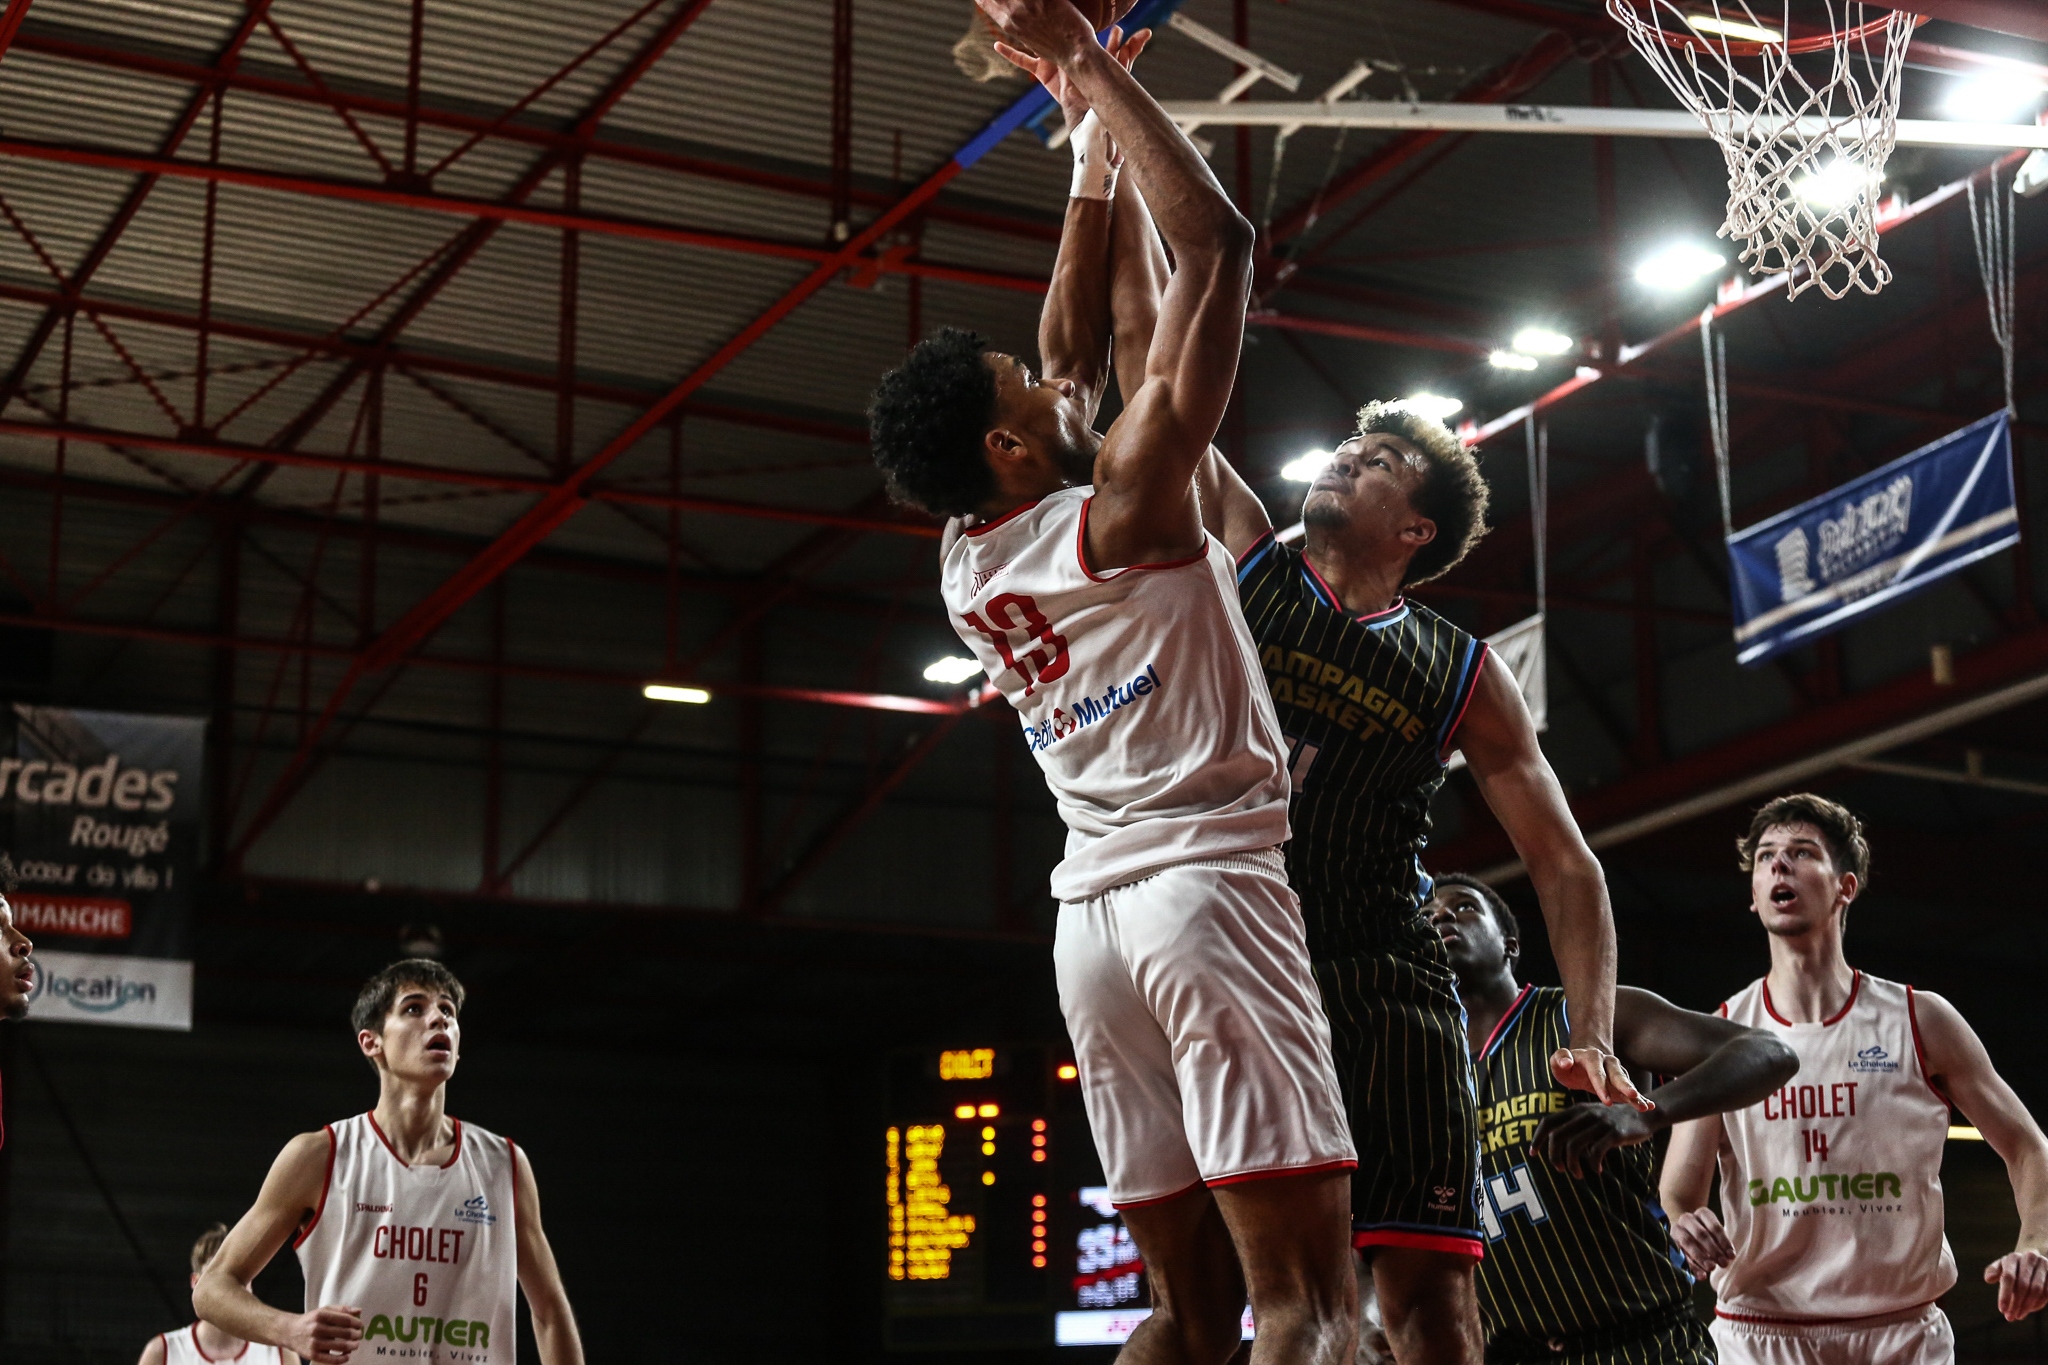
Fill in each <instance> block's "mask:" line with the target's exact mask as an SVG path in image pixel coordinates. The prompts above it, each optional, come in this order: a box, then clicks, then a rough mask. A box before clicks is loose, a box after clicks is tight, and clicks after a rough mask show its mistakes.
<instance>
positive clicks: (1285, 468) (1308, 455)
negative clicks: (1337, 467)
mask: <svg viewBox="0 0 2048 1365" xmlns="http://www.w3.org/2000/svg"><path fill="white" fill-rule="evenodd" d="M1331 458H1332V457H1331V455H1330V452H1329V451H1327V450H1310V451H1306V452H1304V453H1303V454H1300V455H1297V456H1296V457H1295V458H1293V459H1291V460H1289V461H1288V462H1287V463H1286V464H1283V465H1281V466H1280V477H1281V478H1283V479H1290V480H1292V481H1293V482H1295V483H1314V482H1315V481H1316V475H1318V474H1320V473H1322V472H1323V466H1324V465H1326V464H1328V463H1329V462H1330V460H1331Z"/></svg>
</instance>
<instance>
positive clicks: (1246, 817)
mask: <svg viewBox="0 0 2048 1365" xmlns="http://www.w3.org/2000/svg"><path fill="white" fill-rule="evenodd" d="M980 3H981V8H982V11H983V13H984V14H985V15H987V16H988V18H989V19H990V21H991V22H992V23H993V24H994V25H995V26H996V27H997V28H998V30H999V31H1000V33H1001V35H1002V37H1003V40H1004V44H1005V50H1006V55H1011V59H1012V60H1015V61H1018V62H1019V63H1020V64H1021V65H1025V66H1026V67H1027V69H1032V70H1034V71H1039V70H1040V68H1042V72H1041V79H1044V80H1046V82H1047V84H1048V86H1049V87H1052V88H1053V89H1054V91H1055V93H1056V94H1058V95H1060V96H1061V97H1062V102H1063V103H1066V104H1067V105H1068V108H1069V111H1070V118H1071V116H1072V112H1073V111H1074V110H1075V109H1076V108H1077V107H1085V108H1091V109H1092V116H1087V117H1084V118H1083V120H1082V122H1081V124H1080V126H1079V127H1077V129H1076V133H1075V138H1074V144H1075V152H1076V157H1077V161H1078V163H1079V164H1078V165H1077V170H1076V175H1075V182H1074V193H1075V197H1074V198H1073V199H1071V200H1070V202H1069V204H1068V208H1067V217H1066V226H1065V231H1064V233H1063V236H1062V239H1061V246H1060V257H1059V261H1058V263H1057V264H1056V265H1055V268H1054V277H1053V286H1052V291H1051V295H1050V297H1049V298H1048V300H1047V307H1046V313H1045V316H1044V318H1043V320H1042V321H1041V324H1040V337H1039V340H1040V350H1041V353H1042V355H1043V358H1044V360H1045V374H1044V375H1043V376H1042V377H1041V376H1039V375H1035V374H1033V373H1032V372H1031V370H1030V369H1029V368H1028V367H1027V366H1026V365H1025V364H1024V363H1023V362H1022V361H1020V360H1018V359H1016V358H1014V357H1011V356H1007V355H1002V354H999V353H997V352H994V351H993V350H991V349H989V348H988V346H987V345H986V343H985V342H984V341H983V340H982V339H981V338H979V337H976V336H973V335H972V334H969V333H964V332H956V331H946V332H942V333H940V334H939V335H938V336H936V337H934V338H932V339H931V340H928V341H926V342H924V343H923V344H921V345H920V346H919V347H917V349H916V350H915V351H913V352H912V353H911V356H910V358H909V359H908V360H907V361H906V362H905V364H904V365H903V366H902V367H901V368H900V369H898V370H897V371H895V372H894V373H892V374H890V375H889V376H887V377H886V378H885V379H884V380H883V381H882V383H881V385H880V387H879V388H878V390H877V392H876V395H875V399H874V403H873V405H872V407H871V409H870V418H871V423H872V434H873V437H874V450H875V457H876V461H877V463H878V464H879V465H880V466H881V468H882V470H883V472H884V474H885V475H886V477H887V479H888V482H889V485H890V487H891V489H892V491H893V492H894V493H895V494H896V495H897V496H898V497H899V498H902V499H903V500H905V501H908V502H912V503H914V504H916V505H918V506H921V507H923V508H925V509H927V510H929V511H931V512H934V513H938V514H941V515H945V516H948V517H951V518H953V520H952V522H951V524H950V525H949V526H948V528H947V534H946V537H945V540H944V542H943V545H942V549H941V552H940V553H941V561H942V570H941V572H942V591H943V594H944V597H945V602H946V607H947V610H948V614H949V615H950V616H951V617H952V619H953V621H954V626H955V629H956V630H957V631H958V632H959V634H960V637H961V639H962V640H964V641H965V642H966V643H967V644H968V646H969V647H970V648H971V649H973V650H974V651H975V654H976V656H977V657H978V658H979V659H980V661H981V663H982V665H983V667H984V668H985V669H986V670H987V672H988V674H989V676H990V677H991V678H993V679H994V680H995V682H996V685H997V686H998V687H999V688H1001V689H1002V691H1003V693H1004V695H1005V697H1007V698H1008V700H1009V701H1010V703H1011V704H1012V705H1013V706H1014V707H1015V708H1016V709H1017V710H1018V712H1019V714H1020V716H1021V719H1022V724H1023V734H1024V739H1025V742H1026V744H1027V745H1028V747H1029V748H1030V750H1031V751H1032V753H1033V755H1034V756H1035V757H1036V758H1037V759H1038V761H1039V764H1040V766H1041V767H1042V768H1043V769H1044V772H1045V776H1046V782H1047V785H1048V786H1049V787H1051V789H1052V791H1053V794H1054V796H1055V798H1056V799H1057V802H1058V805H1059V809H1060V813H1061V815H1062V817H1063V818H1064V819H1065V821H1066V823H1067V828H1068V838H1067V850H1066V857H1065V859H1064V860H1063V861H1062V862H1061V863H1060V864H1059V865H1058V867H1057V868H1055V869H1054V871H1053V875H1052V892H1053V895H1054V896H1055V897H1056V898H1057V899H1058V900H1059V901H1060V903H1061V904H1060V910H1059V920H1058V930H1057V936H1056V940H1055V945H1054V951H1053V956H1054V966H1055V970H1056V974H1057V978H1058V983H1059V990H1060V1004H1061V1008H1062V1011H1063V1012H1064V1014H1065V1016H1066V1021H1067V1027H1068V1031H1069V1033H1070V1035H1071V1036H1072V1038H1073V1042H1074V1047H1075V1055H1076V1060H1077V1061H1078V1063H1079V1066H1080V1071H1081V1081H1082V1087H1083V1095H1084V1098H1085V1100H1086V1103H1087V1107H1088V1115H1089V1120H1090V1123H1091V1125H1092V1127H1093V1129H1094V1133H1095V1138H1096V1145H1097V1148H1098V1151H1099V1152H1100V1154H1101V1157H1102V1163H1103V1169H1104V1172H1105V1174H1106V1176H1107V1183H1108V1185H1109V1187H1110V1192H1111V1198H1112V1199H1113V1200H1114V1201H1115V1203H1116V1204H1117V1205H1118V1206H1119V1207H1120V1209H1121V1210H1122V1212H1123V1215H1124V1219H1125V1222H1126V1224H1127V1225H1128V1226H1129V1227H1130V1229H1131V1232H1132V1235H1133V1237H1134V1238H1135V1239H1136V1241H1137V1244H1138V1247H1139V1250H1140V1252H1141V1254H1142V1255H1143V1257H1144V1263H1145V1268H1146V1271H1147V1273H1148V1279H1149V1283H1150V1287H1151V1293H1152V1313H1151V1315H1150V1316H1149V1317H1148V1318H1147V1319H1146V1320H1145V1321H1144V1322H1142V1323H1141V1324H1140V1325H1139V1327H1138V1329H1137V1331H1136V1332H1135V1333H1134V1334H1133V1335H1132V1336H1131V1338H1130V1340H1129V1342H1128V1343H1127V1344H1126V1346H1125V1348H1124V1359H1125V1360H1126V1361H1127V1362H1128V1365H1140V1363H1141V1362H1142V1365H1169V1363H1170V1365H1183V1363H1185V1365H1222V1363H1223V1362H1224V1361H1225V1360H1226V1359H1228V1357H1229V1356H1230V1355H1231V1354H1232V1352H1233V1351H1234V1350H1235V1349H1236V1347H1237V1345H1238V1339H1239V1319H1240V1313H1241V1310H1242V1307H1243V1304H1244V1302H1245V1298H1246V1295H1247V1292H1248V1293H1249V1297H1250V1300H1251V1304H1252V1310H1253V1313H1254V1314H1255V1315H1256V1317H1257V1319H1258V1338H1257V1341H1256V1342H1255V1343H1254V1345H1253V1348H1252V1359H1253V1360H1254V1361H1255V1362H1259V1365H1264V1363H1265V1362H1268V1361H1276V1362H1277V1361H1280V1360H1286V1361H1288V1362H1290V1365H1350V1362H1351V1358H1352V1354H1353V1348H1354V1342H1355V1340H1356V1290H1355V1287H1354V1283H1353V1278H1352V1269H1351V1255H1350V1248H1349V1236H1348V1233H1349V1222H1350V1216H1349V1193H1350V1177H1349V1172H1350V1170H1351V1168H1352V1167H1353V1166H1354V1165H1355V1164H1356V1153H1355V1151H1354V1149H1353V1147H1352V1144H1351V1140H1350V1136H1349V1134H1348V1132H1347V1128H1346V1124H1345V1121H1344V1113H1343V1107H1342V1100H1341V1097H1340V1095H1339V1092H1338V1088H1337V1082H1336V1076H1335V1073H1334V1071H1333V1069H1332V1065H1331V1061H1330V1050H1329V1025H1328V1022H1327V1021H1326V1019H1325V1018H1324V1015H1323V1011H1322V1007H1321V1004H1320V1002H1319V1001H1318V999H1317V996H1316V988H1315V983H1314V981H1313V979H1312V977H1311V976H1310V973H1309V967H1308V960H1307V955H1306V951H1305V946H1304V943H1303V931H1302V923H1301V916H1300V910H1299V907H1298V905H1297V904H1296V902H1295V900H1294V896H1293V893H1292V892H1291V891H1290V890H1289V889H1288V886H1287V881H1286V876H1285V870H1284V863H1283V861H1282V858H1281V854H1280V851H1279V846H1280V845H1281V844H1282V843H1284V842H1285V841H1286V838H1287V794H1288V785H1287V774H1286V770H1285V767H1284V759H1285V754H1286V749H1285V748H1284V747H1283V745H1282V743H1281V739H1280V733H1279V727H1278V724H1277V722H1276V720H1275V718H1274V713H1273V707H1272V702H1271V700H1270V698H1269V697H1268V696H1267V694H1266V689H1265V685H1264V681H1263V679H1262V677H1261V674H1260V671H1259V662H1258V657H1257V655H1256V654H1255V653H1254V651H1253V649H1252V644H1251V639H1250V636H1249V634H1248V633H1247V632H1246V630H1245V626H1244V620H1243V616H1242V614H1241V613H1240V611H1239V609H1238V606H1237V594H1236V590H1235V585H1234V579H1233V567H1232V564H1231V561H1230V556H1229V553H1228V552H1227V551H1226V550H1225V549H1224V548H1223V546H1222V544H1221V543H1220V542H1219V541H1216V540H1213V539H1211V538H1210V537H1208V536H1207V535H1205V534H1204V532H1203V529H1202V521H1201V514H1200V509H1199V507H1198V506H1197V504H1196V498H1195V493H1194V484H1193V480H1194V472H1195V466H1196V464H1197V463H1198V462H1199V461H1200V460H1201V459H1202V456H1203V453H1204V452H1205V451H1206V450H1207V449H1208V445H1209V440H1210V438H1211V437H1212V436H1213V435H1214V433H1215V431H1216V428H1217V425H1218V423H1219V421H1220V420H1221V418H1222V415H1223V410H1224V406H1225V404H1226V403H1227V402H1228V400H1229V396H1230V388H1231V382H1232V379H1233V376H1234V374H1235V372H1236V367H1237V356H1238V350H1239V346H1240V345H1241V343H1242V339H1243V333H1244V310H1245V299H1246V291H1247V289H1248V287H1249V283H1250V278H1251V254H1252V245H1253V231H1252V228H1251V225H1250V224H1249V223H1247V222H1246V221H1245V219H1244V218H1243V217H1242V216H1241V215H1240V214H1239V213H1238V212H1237V210H1236V209H1235V208H1233V207H1232V206H1231V203H1230V200H1229V198H1228V197H1227V196H1226V195H1225V194H1224V193H1223V191H1222V189H1221V187H1220V186H1218V185H1217V183H1216V180H1215V177H1214V176H1213V175H1211V174H1210V172H1209V168H1208V166H1207V165H1206V163H1204V161H1203V160H1202V158H1201V155H1200V154H1199V153H1198V152H1196V151H1195V149H1194V147H1193V146H1192V145H1191V144H1190V143H1189V142H1188V140H1187V138H1186V137H1185V136H1184V135H1183V134H1182V133H1181V131H1180V130H1179V128H1177V127H1176V126H1175V125H1174V124H1173V123H1172V122H1171V121H1170V120H1168V119H1167V117H1166V116H1165V114H1164V113H1163V112H1162V111H1161V110H1160V109H1159V107H1158V105H1157V104H1155V103H1154V102H1153V101H1152V99H1151V97H1150V96H1148V95H1147V94H1146V93H1145V92H1144V91H1143V90H1142V89H1141V88H1140V87H1139V86H1138V85H1137V83H1136V82H1135V81H1134V80H1133V79H1132V78H1131V76H1130V74H1129V73H1128V71H1126V70H1125V69H1124V67H1123V66H1122V65H1121V64H1120V63H1119V61H1118V60H1117V58H1116V56H1114V55H1112V54H1111V53H1110V52H1108V51H1106V50H1105V49H1104V48H1103V47H1102V46H1101V45H1099V44H1098V43H1097V41H1096V38H1095V35H1094V33H1093V32H1092V31H1091V29H1090V25H1089V22H1088V20H1087V19H1085V18H1084V17H1083V16H1082V15H1081V13H1080V12H1079V11H1078V10H1076V9H1075V8H1074V6H1073V5H1072V4H1070V3H1068V0H980ZM1027 54H1035V57H1034V56H1033V55H1027ZM1105 133H1106V134H1107V135H1108V137H1109V138H1111V139H1113V141H1114V143H1115V145H1116V146H1117V147H1120V148H1121V149H1122V150H1123V152H1124V154H1126V155H1127V157H1128V163H1127V164H1126V165H1125V166H1124V168H1123V170H1124V173H1125V174H1129V175H1135V176H1136V178H1137V179H1138V181H1139V182H1140V183H1141V184H1142V185H1143V187H1144V190H1145V195H1146V198H1147V199H1148V200H1150V201H1151V203H1152V204H1153V205H1154V206H1155V213H1156V216H1157V219H1158V222H1159V227H1160V230H1161V232H1162V233H1163V234H1164V236H1165V238H1166V241H1167V244H1168V245H1169V246H1170V247H1171V248H1172V250H1173V253H1174V257H1175V260H1176V262H1177V263H1178V265H1179V271H1178V273H1177V274H1176V275H1175V276H1174V278H1173V281H1172V283H1171V285H1170V286H1169V287H1168V288H1167V290H1166V293H1165V297H1164V299H1163V301H1162V303H1161V315H1162V317H1161V322H1160V325H1159V329H1158V337H1159V339H1158V340H1157V341H1156V342H1155V343H1154V345H1153V347H1152V350H1151V354H1150V356H1149V358H1148V362H1147V364H1146V368H1145V376H1144V380H1143V383H1142V384H1141V385H1139V386H1138V388H1137V391H1136V392H1135V393H1134V394H1133V395H1132V396H1131V398H1130V401H1129V402H1128V403H1127V404H1126V406H1125V408H1124V411H1123V414H1122V415H1121V416H1120V417H1119V418H1118V419H1117V420H1116V422H1115V423H1114V424H1112V425H1111V427H1110V428H1109V431H1108V433H1107V435H1099V434H1097V433H1096V431H1095V430H1094V427H1093V425H1092V420H1093V417H1094V412H1095V407H1096V404H1097V402H1098V401H1099V399H1100V397H1101V395H1102V392H1103V389H1104V386H1105V383H1106V381H1107V378H1108V374H1107V371H1106V367H1105V366H1104V365H1102V364H1101V363H1100V361H1099V359H1098V357H1100V356H1102V355H1104V354H1106V352H1107V350H1108V346H1107V344H1106V342H1105V341H1104V339H1103V333H1104V331H1106V329H1107V328H1108V327H1109V325H1110V319H1109V317H1108V300H1107V297H1106V294H1105V293H1104V292H1103V291H1102V290H1100V289H1099V288H1096V289H1093V290H1091V289H1089V288H1086V287H1084V286H1083V282H1084V280H1093V281H1097V282H1099V281H1100V280H1101V278H1102V274H1103V272H1102V271H1101V269H1100V268H1099V261H1100V259H1101V258H1102V256H1103V254H1104V253H1105V252H1106V251H1107V249H1108V231H1109V215H1110V213H1111V212H1112V211H1113V201H1112V199H1111V198H1110V196H1112V195H1113V194H1114V180H1115V175H1114V174H1113V169H1114V160H1113V155H1114V154H1113V153H1112V151H1111V150H1110V148H1109V147H1108V146H1107V145H1106V144H1105V143H1104V142H1103V141H1102V136H1101V135H1102V134H1105ZM1240 1267H1241V1269H1240Z"/></svg>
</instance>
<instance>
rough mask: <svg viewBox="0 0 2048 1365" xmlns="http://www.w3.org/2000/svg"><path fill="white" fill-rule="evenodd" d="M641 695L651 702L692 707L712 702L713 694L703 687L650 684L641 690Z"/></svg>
mask: <svg viewBox="0 0 2048 1365" xmlns="http://www.w3.org/2000/svg"><path fill="white" fill-rule="evenodd" d="M640 695H641V696H643V697H645V698H647V700H649V701H680V702H687V703H688V704H689V705H691V706H702V705H703V704H704V703H705V702H707V701H710V700H711V694H710V693H709V692H706V691H705V690H704V689H703V688H701V687H670V686H669V685H668V684H667V683H649V684H647V686H645V687H643V688H641V689H640Z"/></svg>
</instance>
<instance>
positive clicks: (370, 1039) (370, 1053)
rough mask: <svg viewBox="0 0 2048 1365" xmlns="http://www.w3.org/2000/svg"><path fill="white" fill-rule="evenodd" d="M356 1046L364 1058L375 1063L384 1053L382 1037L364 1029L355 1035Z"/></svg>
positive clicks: (373, 1031) (375, 1032) (374, 1031)
mask: <svg viewBox="0 0 2048 1365" xmlns="http://www.w3.org/2000/svg"><path fill="white" fill-rule="evenodd" d="M356 1046H357V1047H359V1048H361V1049H362V1050H363V1055H364V1056H365V1057H368V1058H369V1059H370V1060H371V1061H372V1062H375V1061H376V1060H377V1058H378V1057H380V1056H382V1055H383V1053H384V1035H383V1034H381V1033H379V1032H377V1031H376V1030H375V1029H367V1028H366V1029H364V1030H362V1031H361V1032H360V1033H358V1034H356Z"/></svg>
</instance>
